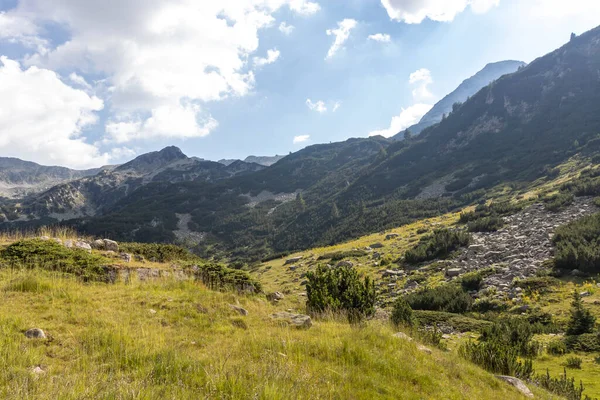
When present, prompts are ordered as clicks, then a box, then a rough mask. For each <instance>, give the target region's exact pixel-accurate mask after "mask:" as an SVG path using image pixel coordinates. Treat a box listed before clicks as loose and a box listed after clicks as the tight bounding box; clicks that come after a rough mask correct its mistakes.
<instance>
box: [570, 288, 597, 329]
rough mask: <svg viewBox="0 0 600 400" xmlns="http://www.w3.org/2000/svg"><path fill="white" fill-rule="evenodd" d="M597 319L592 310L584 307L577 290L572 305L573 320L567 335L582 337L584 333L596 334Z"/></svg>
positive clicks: (571, 319)
mask: <svg viewBox="0 0 600 400" xmlns="http://www.w3.org/2000/svg"><path fill="white" fill-rule="evenodd" d="M595 324H596V317H594V316H593V315H592V314H591V313H590V310H588V309H586V308H584V307H583V301H582V300H581V296H580V295H579V293H577V290H575V291H574V292H573V302H572V303H571V318H570V319H569V325H568V327H567V335H569V336H572V335H582V334H584V333H592V332H594V326H595Z"/></svg>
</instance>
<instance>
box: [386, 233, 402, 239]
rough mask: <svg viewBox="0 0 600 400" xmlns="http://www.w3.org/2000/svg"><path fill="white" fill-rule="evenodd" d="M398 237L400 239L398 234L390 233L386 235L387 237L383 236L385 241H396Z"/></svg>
mask: <svg viewBox="0 0 600 400" xmlns="http://www.w3.org/2000/svg"><path fill="white" fill-rule="evenodd" d="M398 237H400V235H399V234H397V233H390V234H388V235H386V236H385V240H392V239H396V238H398Z"/></svg>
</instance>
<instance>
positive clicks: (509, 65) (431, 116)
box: [394, 60, 526, 140]
mask: <svg viewBox="0 0 600 400" xmlns="http://www.w3.org/2000/svg"><path fill="white" fill-rule="evenodd" d="M525 65H526V64H525V63H524V62H522V61H512V60H509V61H500V62H495V63H490V64H487V65H486V66H485V67H484V68H483V69H482V70H481V71H479V72H478V73H477V74H475V75H473V76H472V77H470V78H469V79H466V80H465V81H463V82H462V83H461V84H460V85H459V86H458V87H457V88H456V89H455V90H454V91H453V92H452V93H450V94H448V95H446V96H445V97H444V98H443V99H442V100H440V101H439V102H438V103H436V104H435V106H433V108H432V109H431V110H430V111H429V112H428V113H427V114H425V115H424V116H423V118H421V121H419V123H418V124H415V125H413V126H411V127H410V128H408V129H409V130H410V132H411V133H413V134H419V133H421V132H422V131H423V130H424V129H426V128H428V127H430V126H432V125H435V124H437V123H438V122H440V121H441V120H442V118H443V116H444V114H446V115H448V114H450V113H451V112H452V106H453V105H454V104H455V103H463V102H465V101H466V100H467V99H468V98H469V97H471V96H473V95H474V94H475V93H477V92H478V91H479V90H481V89H482V88H484V87H486V86H487V85H489V84H490V83H491V82H493V81H495V80H496V79H498V78H500V77H501V76H503V75H506V74H511V73H513V72H515V71H517V70H518V69H519V68H520V67H523V66H525ZM394 138H396V139H400V140H401V139H403V138H404V132H400V133H399V134H398V135H396V136H395V137H394Z"/></svg>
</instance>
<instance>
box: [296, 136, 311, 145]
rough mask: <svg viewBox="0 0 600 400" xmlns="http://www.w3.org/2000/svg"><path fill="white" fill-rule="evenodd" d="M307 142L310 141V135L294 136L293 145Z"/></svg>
mask: <svg viewBox="0 0 600 400" xmlns="http://www.w3.org/2000/svg"><path fill="white" fill-rule="evenodd" d="M309 140H310V135H300V136H294V144H300V143H304V142H308V141H309Z"/></svg>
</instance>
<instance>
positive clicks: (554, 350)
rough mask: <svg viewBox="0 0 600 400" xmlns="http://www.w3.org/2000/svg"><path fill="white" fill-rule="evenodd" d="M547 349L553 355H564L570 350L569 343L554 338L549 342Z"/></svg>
mask: <svg viewBox="0 0 600 400" xmlns="http://www.w3.org/2000/svg"><path fill="white" fill-rule="evenodd" d="M546 351H547V352H548V354H552V355H553V356H562V355H563V354H567V351H568V350H567V345H566V344H565V342H563V341H562V340H552V341H551V342H550V343H548V347H546Z"/></svg>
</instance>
